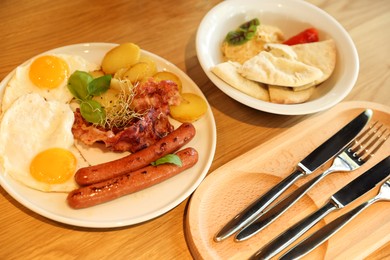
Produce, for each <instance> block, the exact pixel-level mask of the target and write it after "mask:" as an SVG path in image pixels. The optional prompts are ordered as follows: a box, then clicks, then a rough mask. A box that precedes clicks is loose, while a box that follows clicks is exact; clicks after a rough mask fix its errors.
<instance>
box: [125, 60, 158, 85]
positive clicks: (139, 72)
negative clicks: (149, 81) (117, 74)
mask: <svg viewBox="0 0 390 260" xmlns="http://www.w3.org/2000/svg"><path fill="white" fill-rule="evenodd" d="M152 69H153V68H150V66H149V64H148V63H146V62H138V63H136V64H135V65H134V66H132V67H131V68H129V69H128V70H127V71H126V72H125V73H124V74H123V79H127V80H130V82H131V83H133V84H134V83H135V82H139V81H142V80H143V79H146V78H148V77H151V76H152V75H153V71H152Z"/></svg>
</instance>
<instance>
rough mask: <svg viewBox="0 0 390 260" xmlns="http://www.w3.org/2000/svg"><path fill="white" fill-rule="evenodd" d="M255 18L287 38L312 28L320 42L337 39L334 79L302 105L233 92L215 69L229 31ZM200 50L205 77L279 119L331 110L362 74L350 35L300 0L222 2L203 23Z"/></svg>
mask: <svg viewBox="0 0 390 260" xmlns="http://www.w3.org/2000/svg"><path fill="white" fill-rule="evenodd" d="M303 14H304V15H303ZM254 18H258V19H259V21H260V24H265V25H270V26H276V27H278V28H280V30H281V31H282V32H283V33H284V35H285V39H288V38H290V37H292V36H293V35H296V34H298V33H299V32H301V31H303V30H305V29H308V28H310V27H314V28H316V29H317V31H318V34H319V40H320V41H323V40H327V39H333V40H334V42H335V44H336V50H337V55H336V56H337V58H336V67H335V69H334V71H333V73H332V75H331V76H330V78H328V79H327V80H326V81H325V82H323V83H322V84H320V85H319V86H317V87H316V89H315V91H314V93H313V95H312V96H311V97H310V99H309V100H308V101H306V102H304V103H301V104H277V103H271V102H266V101H262V100H259V99H256V98H254V97H252V96H249V95H247V94H245V93H243V92H241V91H239V90H237V89H235V88H233V87H232V86H230V85H229V84H227V83H226V82H225V81H223V80H222V79H220V78H219V77H217V76H216V75H215V74H214V73H213V72H212V71H211V70H212V68H214V67H215V66H216V65H218V64H220V63H222V62H224V59H223V56H222V51H221V45H222V42H223V40H224V39H225V37H226V35H227V33H228V32H229V31H232V30H234V29H235V28H237V27H238V26H240V25H241V24H243V23H244V22H247V21H249V20H251V19H254ZM196 52H197V56H198V59H199V63H200V65H201V67H202V69H203V70H204V72H205V73H206V75H207V77H208V78H209V79H210V80H211V81H212V82H213V83H214V85H215V86H216V87H218V88H219V89H220V90H221V91H222V92H224V93H225V94H226V95H228V96H229V97H231V98H233V99H234V100H236V101H238V102H240V103H242V104H244V105H246V106H249V107H251V108H254V109H257V110H260V111H265V112H269V113H274V114H281V115H303V114H311V113H316V112H319V111H323V110H326V109H329V108H330V107H332V106H334V105H336V104H337V103H339V102H340V101H341V100H343V99H344V98H345V97H346V96H347V95H348V93H349V92H350V91H351V90H352V88H353V87H354V85H355V82H356V80H357V77H358V72H359V57H358V53H357V50H356V47H355V45H354V43H353V41H352V39H351V37H350V36H349V34H348V32H347V31H346V30H345V29H344V28H343V27H342V25H341V24H340V23H339V22H338V21H336V20H335V19H334V18H333V17H331V16H330V15H329V14H328V13H326V12H325V11H323V10H322V9H320V8H318V7H317V6H315V5H313V4H310V3H308V2H306V1H300V0H275V1H268V0H230V1H222V2H221V3H219V4H218V5H216V6H214V7H213V8H212V9H211V10H210V11H209V12H208V13H207V14H206V15H205V16H204V17H203V19H202V21H201V23H200V24H199V27H198V30H197V35H196Z"/></svg>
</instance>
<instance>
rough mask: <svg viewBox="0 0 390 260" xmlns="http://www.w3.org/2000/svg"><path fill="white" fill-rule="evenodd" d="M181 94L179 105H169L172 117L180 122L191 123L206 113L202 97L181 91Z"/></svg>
mask: <svg viewBox="0 0 390 260" xmlns="http://www.w3.org/2000/svg"><path fill="white" fill-rule="evenodd" d="M181 96H182V101H181V103H180V105H178V106H170V107H169V108H170V114H171V116H172V118H174V119H176V120H177V121H179V122H182V123H185V122H188V123H191V122H194V121H196V120H198V119H199V118H201V117H202V116H203V115H204V114H205V113H206V111H207V103H206V101H205V100H204V99H203V98H202V97H200V96H198V95H196V94H193V93H182V94H181Z"/></svg>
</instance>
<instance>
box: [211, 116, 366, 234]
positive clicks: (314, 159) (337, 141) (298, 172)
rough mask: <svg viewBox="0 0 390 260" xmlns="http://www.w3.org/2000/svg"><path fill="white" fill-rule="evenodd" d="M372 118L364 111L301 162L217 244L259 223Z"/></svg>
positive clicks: (235, 220)
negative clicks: (266, 211) (269, 208)
mask: <svg viewBox="0 0 390 260" xmlns="http://www.w3.org/2000/svg"><path fill="white" fill-rule="evenodd" d="M372 114H373V111H372V110H371V109H366V110H364V111H363V112H361V113H360V114H359V115H358V116H357V117H355V118H354V119H353V120H352V121H350V122H349V123H348V124H347V125H346V126H344V127H343V128H342V129H340V130H339V131H338V132H337V133H335V134H334V135H333V136H332V137H331V138H329V139H328V140H327V141H325V142H324V143H322V144H321V145H320V146H319V147H317V148H316V149H315V150H314V151H312V152H311V153H310V154H309V155H307V156H306V157H305V158H304V159H303V160H302V161H301V162H299V163H298V165H297V167H296V169H295V170H294V171H293V172H292V173H291V174H290V175H289V176H287V177H286V178H285V179H283V180H282V181H281V182H280V183H278V184H277V185H276V186H274V187H273V188H272V189H270V190H269V191H268V192H267V193H265V194H264V195H263V196H261V197H260V198H258V199H257V200H255V201H254V202H252V203H251V204H250V205H249V206H248V207H247V208H245V209H244V210H243V211H241V212H240V213H238V214H237V215H236V216H235V217H234V218H233V219H231V220H230V221H229V222H228V223H227V224H226V225H225V226H224V227H223V228H222V229H221V230H220V231H219V232H218V233H217V234H216V235H215V237H214V240H215V241H216V242H220V241H222V240H224V239H226V238H228V237H229V236H231V235H232V234H234V233H235V232H237V231H238V230H240V229H241V228H243V227H245V226H246V225H248V224H250V223H251V222H253V221H254V220H256V219H257V218H258V217H259V216H260V214H261V212H262V211H263V210H264V209H265V208H266V207H267V206H268V205H269V204H271V203H272V202H273V201H275V200H276V199H277V198H278V197H279V196H280V195H281V194H282V193H283V192H284V191H285V190H287V189H288V188H289V187H290V186H291V185H292V184H293V183H295V182H296V181H297V180H298V179H300V178H301V177H303V176H305V175H309V174H311V173H312V172H313V171H315V170H316V169H318V168H319V167H320V166H322V165H323V164H324V163H326V162H327V161H328V160H330V159H331V158H332V157H333V156H335V155H336V154H337V153H339V152H340V151H341V150H342V149H344V148H345V147H346V146H347V145H348V144H349V143H350V142H351V141H352V140H353V139H354V138H355V137H356V136H357V134H358V133H359V132H360V131H361V130H362V129H363V128H364V127H365V126H366V124H367V123H368V122H369V120H370V119H371V117H372Z"/></svg>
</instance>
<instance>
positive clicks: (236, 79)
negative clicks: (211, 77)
mask: <svg viewBox="0 0 390 260" xmlns="http://www.w3.org/2000/svg"><path fill="white" fill-rule="evenodd" d="M240 66H241V64H239V63H238V62H234V61H226V62H223V63H219V64H217V65H216V66H215V67H213V68H212V72H213V73H214V74H215V75H217V76H218V77H219V78H221V79H223V80H224V81H226V83H228V84H229V85H231V86H232V87H234V88H236V89H238V90H240V91H241V92H243V93H245V94H247V95H249V96H252V97H255V98H257V99H260V100H263V101H269V93H268V89H267V86H266V85H265V84H263V83H260V82H256V81H253V80H249V79H247V78H244V77H243V76H241V74H240V73H238V68H239V67H240Z"/></svg>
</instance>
